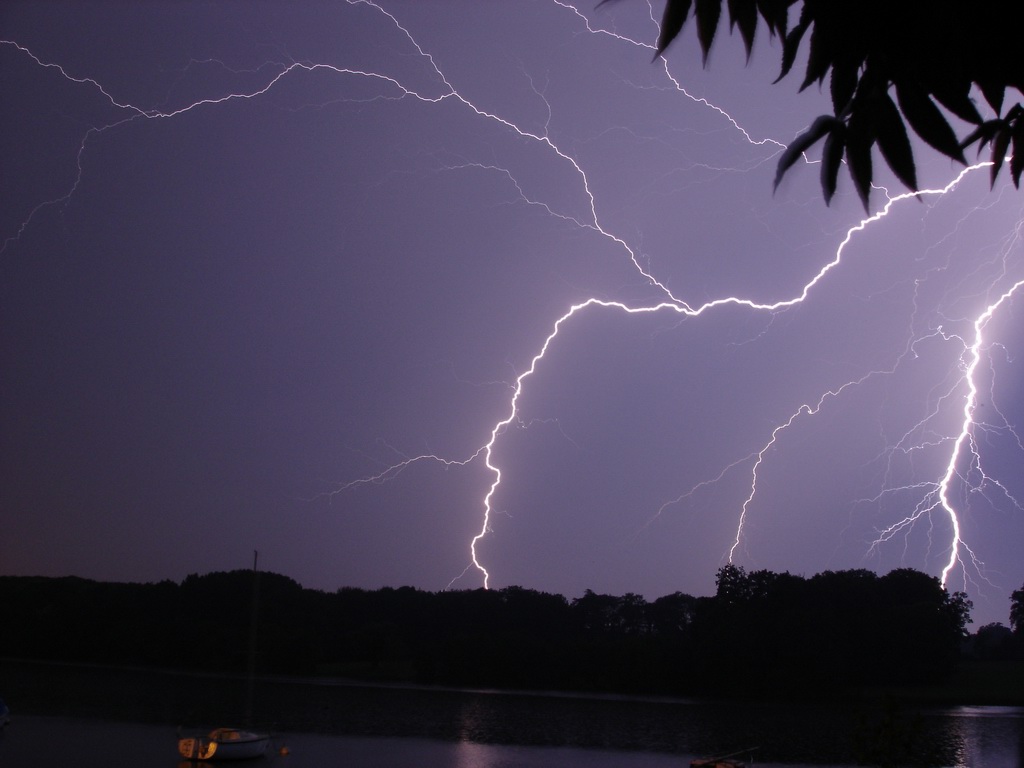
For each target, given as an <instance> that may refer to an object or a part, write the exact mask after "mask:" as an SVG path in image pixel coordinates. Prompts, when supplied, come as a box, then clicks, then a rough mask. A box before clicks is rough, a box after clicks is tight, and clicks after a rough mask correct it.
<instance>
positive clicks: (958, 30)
mask: <svg viewBox="0 0 1024 768" xmlns="http://www.w3.org/2000/svg"><path fill="white" fill-rule="evenodd" d="M608 2H611V0H601V2H600V3H598V5H599V6H600V5H604V4H605V3H608ZM795 6H799V10H800V13H799V17H798V19H797V22H796V24H795V26H793V27H792V28H791V27H790V12H791V10H795V9H794V7H795ZM726 11H727V13H728V17H729V27H730V31H732V30H734V29H738V30H739V33H740V37H741V38H742V39H743V45H744V47H745V48H746V52H747V58H748V60H749V58H750V54H751V51H752V49H753V45H754V40H755V38H756V36H757V32H758V29H759V28H760V25H761V22H762V21H763V22H764V24H765V25H766V26H767V30H768V35H769V36H770V37H773V38H774V37H778V38H779V39H780V40H781V41H782V53H781V69H780V73H779V76H778V78H777V79H776V80H775V82H776V83H777V82H779V81H780V80H782V79H783V78H785V77H786V76H787V75H788V74H789V73H790V72H791V70H792V69H793V66H794V65H795V63H796V60H797V57H798V54H799V52H800V50H801V48H802V47H803V43H804V41H805V40H807V41H808V42H807V46H806V48H807V67H806V70H805V72H804V78H803V81H802V82H801V84H800V90H801V91H803V90H804V89H806V88H808V87H810V86H811V85H813V84H815V83H816V84H817V85H818V86H819V87H823V86H824V84H825V80H826V78H828V81H829V82H828V87H829V93H830V96H831V100H832V108H833V114H832V115H823V116H821V117H819V118H818V119H817V120H815V121H814V122H813V123H812V125H811V126H810V127H809V128H808V129H807V130H806V131H805V132H803V133H801V134H800V135H799V136H797V137H796V138H795V139H794V140H793V142H792V143H791V144H790V146H789V147H788V148H787V149H786V151H785V152H783V153H782V156H781V157H780V158H779V164H778V170H777V173H776V176H775V187H776V188H777V187H778V185H779V183H780V182H781V180H782V178H783V176H784V175H785V173H786V171H788V170H789V169H790V168H791V167H792V166H793V165H794V164H795V163H796V161H797V160H799V159H800V157H801V156H802V155H803V154H804V153H805V152H806V151H807V150H808V149H810V148H811V147H812V146H813V145H815V144H817V143H818V142H819V141H821V140H823V139H824V146H823V151H822V167H821V188H822V194H823V196H824V198H825V202H826V204H828V203H829V202H831V200H832V197H833V195H834V194H835V191H836V184H837V179H838V175H839V170H840V166H841V165H842V163H843V161H844V160H845V161H846V166H847V169H848V171H849V174H850V177H851V179H852V181H853V184H854V187H855V188H856V190H857V194H858V195H859V197H860V199H861V202H862V203H863V204H864V208H865V210H867V209H868V204H869V197H870V192H871V183H872V179H873V165H872V153H873V149H874V148H875V147H876V146H877V148H878V150H879V152H880V154H881V155H882V158H883V159H884V160H885V163H886V164H887V165H888V166H889V168H890V169H891V170H892V171H893V173H894V174H895V175H896V177H897V178H898V179H899V180H900V181H901V182H902V183H903V184H904V185H906V186H907V187H908V188H910V189H911V190H916V189H917V170H916V164H915V161H914V154H913V150H912V148H911V142H910V133H909V132H908V126H909V130H910V131H912V132H913V133H914V134H916V135H917V136H918V137H920V138H921V140H923V141H924V142H925V143H926V144H927V145H928V146H930V147H931V148H932V149H934V150H936V151H937V152H939V153H941V154H942V155H945V156H946V157H948V158H950V159H952V160H954V161H956V162H958V163H962V164H966V162H967V160H966V158H965V156H964V150H965V149H967V148H968V147H971V146H972V145H975V144H977V151H978V153H979V155H980V153H981V152H982V151H984V150H985V148H986V147H988V146H989V145H991V156H990V157H991V163H992V166H991V184H992V185H993V186H994V185H995V181H996V178H997V177H998V175H999V173H1000V171H1001V169H1002V167H1003V165H1004V161H1005V160H1006V159H1007V154H1008V153H1009V155H1010V157H1009V172H1010V177H1011V179H1012V180H1013V183H1014V185H1015V186H1016V187H1018V188H1019V187H1020V178H1021V175H1022V173H1024V106H1022V105H1021V103H1020V102H1017V103H1015V104H1013V105H1012V106H1010V107H1009V108H1008V109H1006V110H1005V111H1004V109H1003V107H1004V102H1005V101H1006V95H1007V93H1006V92H1007V89H1013V90H1015V91H1016V92H1017V94H1016V95H1017V97H1018V98H1019V97H1020V96H1021V95H1022V94H1024V56H1021V55H1020V40H1021V37H1020V36H1021V31H1022V30H1024V3H1020V2H1010V3H1005V2H997V1H994V0H979V2H975V3H964V2H958V1H957V0H803V2H802V3H801V2H798V0H727V2H726ZM722 15H723V12H722V0H666V3H665V10H664V15H663V18H662V23H661V32H660V34H659V37H658V43H657V48H656V53H655V59H657V58H658V57H659V56H662V55H664V54H665V52H666V51H667V50H668V48H669V47H670V46H671V45H672V44H673V42H675V41H676V40H677V39H678V37H679V35H680V33H681V32H682V31H683V29H684V28H685V26H686V24H687V22H688V21H689V19H690V17H691V16H692V17H693V18H694V23H695V24H696V26H697V39H698V42H699V44H700V46H701V51H702V53H703V58H704V63H705V65H706V64H707V59H708V54H709V52H710V50H711V45H712V44H713V42H714V39H715V34H716V32H717V30H718V27H719V23H720V20H721V17H722ZM979 95H980V97H981V98H982V99H983V100H984V102H985V103H986V104H987V107H988V110H989V111H991V113H992V114H993V115H994V117H990V118H989V119H985V118H983V117H982V115H981V112H979V110H978V107H977V105H976V99H977V97H978V96H979ZM894 96H895V98H894ZM951 119H952V120H954V121H958V123H959V124H960V125H963V124H966V127H963V128H962V132H963V134H964V135H963V136H962V138H961V137H960V136H958V133H957V130H956V129H954V127H953V124H952V123H951Z"/></svg>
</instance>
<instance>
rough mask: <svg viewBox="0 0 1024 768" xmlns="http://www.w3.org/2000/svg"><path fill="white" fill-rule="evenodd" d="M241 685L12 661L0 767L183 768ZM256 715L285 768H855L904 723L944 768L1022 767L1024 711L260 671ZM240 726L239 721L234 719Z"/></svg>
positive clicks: (2, 676)
mask: <svg viewBox="0 0 1024 768" xmlns="http://www.w3.org/2000/svg"><path fill="white" fill-rule="evenodd" d="M244 689H245V685H244V681H240V680H238V679H233V678H218V677H210V676H206V677H203V676H196V675H183V674H178V673H157V672H153V671H142V670H114V669H106V668H97V667H73V666H67V665H40V664H29V663H24V662H11V661H9V660H3V659H0V694H2V695H3V697H4V698H5V699H6V700H7V702H8V704H9V706H10V707H11V709H12V714H13V718H14V722H13V723H12V725H11V726H10V729H9V731H8V733H6V734H4V735H3V736H0V768H21V766H26V767H31V768H51V766H52V767H53V768H56V767H57V766H69V767H70V768H83V766H92V765H95V766H110V765H118V766H132V765H137V766H140V768H141V767H143V766H145V767H147V768H148V767H149V766H153V768H161V766H166V767H167V768H171V766H176V765H177V758H176V751H175V739H176V728H175V726H177V725H184V726H204V727H205V726H212V725H238V724H239V723H241V720H240V719H237V714H234V715H232V714H231V713H232V712H234V713H240V712H241V711H242V709H241V708H240V707H239V708H235V709H232V708H231V707H232V702H236V703H241V700H242V697H241V692H242V691H244ZM255 711H256V712H257V713H259V715H260V718H261V719H262V720H263V722H262V723H258V724H259V725H262V726H264V727H266V728H267V729H269V730H271V731H272V732H274V733H275V735H276V738H277V739H278V744H279V745H280V744H281V743H284V744H286V745H287V746H288V748H289V750H290V752H291V754H290V755H288V756H287V757H280V756H278V757H275V758H274V759H273V760H272V761H271V763H272V764H274V765H279V766H281V768H309V767H311V766H333V765H339V766H340V765H344V766H346V767H347V768H383V766H396V767H397V766H412V765H417V766H419V765H431V766H438V768H512V767H513V766H523V767H524V768H548V766H551V768H554V766H556V765H557V766H559V768H565V767H566V766H576V765H578V766H581V767H582V766H583V765H587V766H588V767H594V766H596V767H597V768H603V766H609V768H611V766H618V767H620V768H629V767H631V766H636V767H637V768H639V766H650V767H652V768H659V767H660V766H666V767H667V766H669V765H672V766H673V767H674V768H679V766H684V765H687V764H688V762H689V759H690V758H692V757H694V756H707V755H709V754H716V753H722V752H727V751H731V750H733V749H737V748H744V747H752V746H759V747H760V749H759V750H758V752H756V753H755V761H754V764H755V765H757V766H758V767H759V768H767V767H768V766H772V765H786V766H788V768H793V766H795V765H807V766H815V768H820V767H821V766H834V765H850V764H852V763H853V762H854V759H853V755H854V751H853V750H854V744H855V743H856V742H857V739H858V737H859V736H863V734H864V733H869V734H870V733H873V731H872V730H871V729H873V728H875V729H877V728H879V727H884V728H889V727H890V726H892V725H894V724H895V725H896V726H899V728H900V729H902V732H903V733H906V734H910V735H912V736H913V738H914V739H915V743H916V744H919V745H921V749H922V750H923V749H927V750H928V752H929V754H931V755H932V756H933V758H934V756H938V758H937V759H932V761H931V764H932V765H949V766H953V765H956V766H969V767H970V768H1020V766H1024V759H1022V758H1024V709H1019V708H1010V707H958V708H952V709H946V710H927V711H918V712H905V711H895V713H894V714H893V713H887V712H884V711H881V710H877V709H870V708H859V709H855V710H851V709H843V708H839V707H823V706H820V705H816V706H805V707H800V706H797V705H794V704H788V705H778V704H764V703H762V704H758V703H744V704H738V703H730V702H695V701H687V700H679V699H634V698H625V697H600V698H595V697H589V698H588V697H581V696H561V695H554V694H539V693H519V694H515V693H507V692H499V691H464V690H445V689H426V688H398V687H370V686H360V685H350V684H345V683H343V682H341V681H334V682H333V683H332V682H331V681H318V682H316V683H313V682H311V681H308V680H285V679H261V680H260V681H259V682H258V685H257V697H256V702H255ZM229 721H230V722H229Z"/></svg>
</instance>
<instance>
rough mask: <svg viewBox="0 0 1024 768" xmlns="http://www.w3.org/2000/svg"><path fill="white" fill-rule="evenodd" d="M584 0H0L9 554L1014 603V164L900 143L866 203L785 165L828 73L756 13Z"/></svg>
mask: <svg viewBox="0 0 1024 768" xmlns="http://www.w3.org/2000/svg"><path fill="white" fill-rule="evenodd" d="M594 5H595V3H593V2H589V3H586V4H583V5H581V6H580V11H579V12H577V11H575V10H574V9H573V8H572V7H571V6H569V5H568V4H564V3H561V2H556V1H555V0H524V1H523V2H506V3H480V2H477V1H476V0H461V1H456V0H451V1H450V2H440V1H439V2H429V3H428V2H422V0H417V1H416V2H391V1H389V2H384V3H382V5H380V6H377V5H373V4H370V3H359V2H353V3H348V2H344V1H343V0H333V1H332V2H322V3H317V4H310V3H302V4H293V3H287V4H286V3H281V2H264V3H249V2H244V3H243V2H224V3H212V2H193V3H178V2H173V3H172V2H166V3H138V4H125V3H70V2H69V3H55V2H8V3H5V4H4V5H3V6H2V9H0V40H2V43H0V72H3V78H2V81H0V89H2V90H3V98H2V99H0V116H2V117H0V119H2V124H3V130H2V131H0V167H2V169H3V171H2V175H0V247H2V253H0V270H2V271H0V333H2V338H0V386H2V397H0V523H2V530H3V533H2V535H0V572H2V573H8V574H44V575H64V574H75V575H80V576H84V577H89V578H94V579H102V580H124V581H152V580H159V579H165V578H167V579H173V580H180V579H182V578H183V577H184V576H185V575H187V574H189V573H196V572H199V573H203V572H208V571H213V570H231V569H234V568H242V567H246V566H247V565H248V564H249V562H250V560H251V553H252V550H253V549H258V550H259V551H260V563H261V566H262V567H265V568H267V569H269V570H273V571H277V572H279V573H284V574H287V575H289V576H291V577H293V578H295V579H296V580H298V581H299V582H300V583H302V584H303V585H305V586H307V587H315V588H321V589H328V590H333V589H336V588H338V587H340V586H344V585H350V586H362V587H369V588H376V587H380V586H384V585H392V586H399V585H405V584H411V585H414V586H418V587H421V588H424V589H429V590H439V589H443V588H445V587H447V586H449V585H451V586H452V587H455V588H474V587H478V586H480V585H482V584H483V583H484V576H485V574H484V570H483V569H486V572H487V573H489V585H490V586H493V587H502V586H507V585H512V584H519V585H522V586H525V587H530V588H534V589H539V590H544V591H549V592H558V593H561V594H564V595H566V596H568V597H574V596H578V595H580V594H582V592H583V590H584V589H593V590H595V591H598V592H610V593H614V594H622V593H625V592H638V593H641V594H644V595H645V596H647V597H648V598H651V599H653V598H655V597H658V596H661V595H663V594H667V593H670V592H674V591H677V590H680V591H683V592H688V593H691V594H696V595H700V594H710V593H711V592H712V591H713V589H714V575H715V571H716V570H717V569H718V567H719V566H721V565H723V564H725V563H726V562H728V561H729V559H730V556H731V557H732V560H733V562H735V563H736V564H738V565H742V566H744V567H746V568H748V569H760V568H768V569H771V570H776V571H784V570H788V571H790V572H792V573H798V574H804V575H807V576H810V575H812V574H814V573H817V572H819V571H822V570H826V569H833V570H838V569H846V568H870V569H873V570H877V571H879V572H883V573H884V572H887V571H888V570H890V569H892V568H895V567H899V566H909V567H914V568H918V569H921V570H924V571H927V572H929V573H932V574H934V575H936V576H941V575H943V572H944V571H947V573H948V575H947V582H946V583H947V586H948V587H949V588H950V589H951V590H952V589H966V590H967V592H968V593H969V594H970V597H971V599H972V600H973V601H974V603H975V610H974V618H975V627H977V626H980V625H981V624H984V623H987V622H990V621H1002V622H1004V623H1006V622H1007V615H1008V611H1009V602H1008V595H1009V592H1010V591H1012V590H1013V589H1016V588H1019V587H1020V586H1021V584H1022V583H1024V557H1022V556H1021V544H1022V543H1024V510H1022V509H1021V508H1020V507H1019V506H1018V504H1017V503H1016V501H1015V499H1022V498H1024V473H1022V472H1021V467H1022V459H1024V449H1022V445H1021V441H1020V440H1019V439H1018V437H1017V433H1016V432H1015V431H1014V428H1015V427H1020V426H1021V425H1022V423H1024V403H1022V402H1021V400H1020V397H1019V394H1020V393H1021V391H1022V387H1024V378H1022V375H1021V372H1020V363H1019V362H1018V359H1019V356H1020V354H1021V351H1022V350H1021V344H1020V333H1019V331H1018V330H1017V329H1018V328H1019V326H1020V322H1021V313H1022V312H1024V305H1022V303H1021V301H1020V298H1019V297H1015V296H1010V297H1008V298H1007V299H1005V300H1004V301H1003V302H1002V303H1001V304H999V306H998V307H997V308H996V311H995V312H994V313H992V315H991V319H990V320H988V318H987V316H986V318H985V320H986V322H983V323H982V324H981V325H980V326H977V327H981V330H982V331H983V343H982V344H980V345H978V346H977V351H978V355H977V358H976V359H975V356H974V355H973V354H972V352H973V348H974V346H975V343H976V320H978V318H980V317H981V316H982V313H984V312H985V310H986V308H987V307H989V306H990V305H992V304H994V303H995V302H997V301H998V300H999V298H1000V297H1001V296H1002V294H1003V293H1004V292H1007V291H1009V290H1011V289H1012V288H1013V287H1014V285H1015V284H1016V281H1018V280H1021V279H1024V249H1022V244H1021V242H1020V230H1021V228H1022V226H1024V211H1022V198H1021V195H1020V194H1019V193H1018V192H1017V191H1015V190H1014V189H1013V188H1012V186H1009V185H1008V179H1007V178H1006V177H1007V174H1006V173H1005V172H1004V174H1003V178H1002V179H1000V182H999V183H998V184H997V185H996V187H995V189H994V190H990V189H989V178H988V170H987V169H980V170H977V171H973V172H971V173H969V174H968V175H967V176H965V177H964V178H963V180H962V181H961V183H960V184H959V185H957V186H956V187H955V188H953V189H951V191H949V192H948V193H947V194H938V193H937V192H936V193H931V194H926V195H922V197H921V199H920V201H918V200H914V199H912V198H910V199H901V200H898V201H896V202H894V203H893V204H892V205H891V206H890V207H888V208H885V205H886V202H887V200H888V196H887V194H891V195H892V196H896V195H899V194H901V193H902V192H903V190H902V189H900V188H899V187H898V185H895V184H892V185H890V184H889V182H888V178H889V177H888V176H887V175H886V174H885V173H884V169H883V168H882V163H881V161H880V159H879V160H878V161H877V162H876V166H877V167H878V169H879V170H878V175H879V183H881V184H885V185H886V186H887V187H888V189H889V193H887V192H886V190H885V189H876V191H875V192H874V195H873V199H872V202H873V206H874V209H873V213H878V212H881V211H883V209H885V210H886V211H887V214H886V215H885V216H884V217H882V218H879V219H877V220H875V221H872V222H871V223H868V224H867V225H865V226H863V227H861V226H860V224H861V222H862V219H863V218H864V214H863V210H862V208H861V207H860V204H859V201H858V200H857V198H856V195H855V194H854V192H853V190H852V186H851V185H850V184H849V179H847V178H843V179H842V180H841V183H840V193H839V196H838V198H837V199H836V200H835V201H834V202H833V205H832V207H831V208H827V207H826V206H825V205H824V203H823V201H822V199H821V193H820V189H819V187H818V172H817V167H816V166H814V165H810V166H808V165H804V164H800V165H798V166H797V167H795V168H794V169H793V170H792V171H791V173H790V174H789V176H788V177H787V178H786V180H785V181H784V183H783V184H782V185H781V187H780V188H779V190H778V191H777V192H776V193H775V194H774V195H773V194H772V180H773V178H774V173H775V163H776V160H777V155H778V153H779V152H780V151H781V147H782V145H783V143H784V142H787V141H789V140H791V139H792V137H793V136H794V135H796V134H797V133H798V132H799V131H800V130H801V129H802V128H804V127H806V126H807V125H808V124H809V123H810V121H811V120H812V119H813V118H814V117H815V116H816V115H817V114H819V113H821V112H824V111H826V110H827V104H826V97H825V96H823V95H822V94H820V93H818V92H817V91H816V89H809V90H808V91H807V92H805V93H803V94H798V93H797V87H798V83H799V75H798V76H793V77H791V78H790V79H787V80H785V81H783V82H782V83H781V84H779V85H775V86H772V85H771V81H772V80H774V79H775V76H776V73H777V62H778V47H777V46H775V47H772V46H771V45H770V44H769V40H768V38H767V37H763V38H762V39H760V40H759V41H758V45H757V50H756V51H755V55H754V58H753V61H752V62H751V64H750V65H749V66H747V65H746V63H745V57H744V54H743V51H742V47H741V45H740V43H739V41H738V39H736V38H729V37H728V36H726V35H725V34H724V33H723V35H722V37H721V39H720V40H719V41H718V42H717V45H716V48H715V50H714V51H713V52H712V56H711V61H710V67H709V68H708V69H707V70H704V69H702V68H701V65H700V54H699V49H698V47H697V46H696V43H695V41H694V39H693V37H692V34H693V31H692V30H690V33H689V34H688V35H687V36H686V38H685V40H683V41H682V43H681V44H678V45H677V46H676V47H675V48H674V49H672V50H671V51H670V55H669V57H668V65H667V68H666V66H665V64H664V63H651V57H652V53H653V51H652V49H651V47H650V46H651V44H652V43H653V41H654V40H655V39H656V37H657V26H656V24H655V23H654V22H653V21H652V20H651V19H650V18H649V16H648V8H647V6H646V4H644V3H642V2H622V3H617V4H611V5H610V6H603V7H602V8H601V9H597V10H595V9H594V8H593V6H594ZM658 9H659V13H660V4H659V6H658ZM762 32H763V29H762ZM798 69H800V70H801V71H802V61H801V62H800V63H798ZM816 157H817V153H816V152H815V153H814V159H816ZM918 157H919V166H920V167H919V176H920V177H921V178H922V182H923V184H924V185H925V186H926V187H928V188H929V189H933V190H938V189H940V188H943V187H946V185H948V184H950V183H951V182H953V181H954V179H956V178H957V174H958V173H959V172H960V170H961V169H959V168H956V167H953V166H951V165H950V164H949V163H948V162H947V161H945V160H942V159H939V158H936V157H935V156H934V155H932V154H928V153H927V152H920V151H919V153H918ZM855 229H856V231H854V230H855ZM848 235H849V237H848ZM847 241H848V242H847ZM844 242H846V243H847V244H846V245H845V246H844V245H843V244H844ZM841 246H842V251H841V258H840V260H839V262H838V263H837V264H834V265H833V267H832V268H831V269H829V270H827V271H825V272H822V270H823V268H824V267H826V265H829V264H830V263H832V262H834V261H835V259H836V256H837V252H839V249H840V247H841ZM1022 290H1024V289H1022ZM595 299H596V300H598V302H599V303H590V304H587V302H588V301H590V300H595ZM728 299H739V300H741V301H739V302H737V301H725V300H728ZM574 306H578V307H579V309H577V310H576V311H573V307H574ZM659 306H660V307H661V308H660V309H657V310H654V309H653V308H655V307H659ZM640 309H648V310H652V311H644V312H637V311H635V310H640ZM556 329H557V334H555V332H556ZM552 334H555V335H554V336H553V337H552ZM545 344H547V345H546V346H545ZM542 352H543V355H542V356H541V357H539V358H538V355H541V353H542ZM969 374H970V377H969V378H968V375H969ZM972 380H973V382H974V384H975V385H976V388H977V397H976V398H974V399H973V400H972V399H969V396H970V393H971V388H970V384H971V381H972ZM517 392H518V396H516V393H517ZM966 406H971V407H970V408H969V409H968V412H967V413H968V414H969V415H970V417H971V423H970V424H968V427H969V429H968V430H966V431H965V430H964V429H963V427H964V424H965V407H966ZM513 407H514V408H515V411H514V412H513ZM787 425H788V426H787ZM781 427H784V428H782V429H780V428H781ZM1018 431H1019V430H1018ZM961 433H963V435H961ZM958 438H960V439H959V440H958ZM956 451H958V452H959V454H960V460H959V461H956V462H954V463H953V464H952V465H951V456H953V455H954V452H956ZM951 467H952V469H951ZM492 468H494V469H492ZM496 470H500V482H499V483H498V484H497V486H494V488H493V493H492V494H491V495H490V497H489V499H488V498H487V495H488V492H489V491H490V490H491V489H492V486H493V485H494V483H495V482H496V481H498V479H499V475H498V472H497V471H496ZM944 479H945V482H944ZM943 497H944V498H945V503H944V502H943ZM488 501H489V504H488ZM947 507H948V508H949V509H951V510H953V511H954V512H955V515H956V520H957V521H958V524H959V541H957V538H956V534H955V532H954V529H953V526H952V517H951V513H950V511H949V509H947ZM485 515H488V519H487V522H486V535H484V536H483V537H482V538H479V539H478V540H477V541H476V545H475V550H476V556H477V560H478V564H479V567H478V566H477V565H474V563H473V560H472V551H471V545H472V543H473V541H474V537H476V536H478V534H480V533H481V532H482V531H484V526H485ZM910 516H916V518H917V519H916V521H914V522H913V524H912V525H902V526H901V525H900V521H905V520H906V519H907V518H908V517H910ZM954 542H955V544H956V552H955V557H954V553H953V549H952V547H953V545H954ZM950 566H951V567H950Z"/></svg>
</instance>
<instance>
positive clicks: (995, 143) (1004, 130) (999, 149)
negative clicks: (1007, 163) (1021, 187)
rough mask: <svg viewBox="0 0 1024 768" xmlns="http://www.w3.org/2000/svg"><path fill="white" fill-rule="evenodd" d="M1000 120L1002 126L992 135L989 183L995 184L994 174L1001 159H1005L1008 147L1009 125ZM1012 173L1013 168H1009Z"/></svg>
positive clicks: (997, 172) (1000, 165)
mask: <svg viewBox="0 0 1024 768" xmlns="http://www.w3.org/2000/svg"><path fill="white" fill-rule="evenodd" d="M1000 122H1002V123H1003V124H1002V126H1001V127H1000V128H999V130H997V131H996V134H995V136H993V137H992V176H991V185H992V186H993V187H994V186H995V185H996V176H998V175H999V169H1000V168H1002V167H1003V161H1004V160H1005V159H1006V151H1007V150H1008V149H1009V148H1010V137H1011V133H1010V126H1009V125H1007V124H1006V123H1005V121H1000ZM1010 172H1011V173H1013V170H1012V169H1011V170H1010Z"/></svg>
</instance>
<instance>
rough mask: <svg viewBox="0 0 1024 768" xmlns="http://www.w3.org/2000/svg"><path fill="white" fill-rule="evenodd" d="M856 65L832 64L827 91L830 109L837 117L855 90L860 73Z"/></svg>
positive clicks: (845, 63) (846, 63)
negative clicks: (830, 96) (829, 96)
mask: <svg viewBox="0 0 1024 768" xmlns="http://www.w3.org/2000/svg"><path fill="white" fill-rule="evenodd" d="M858 68H859V67H858V65H857V64H853V63H848V62H844V63H843V64H838V63H836V64H834V65H833V67H832V79H831V81H830V82H829V90H830V92H831V95H832V109H833V110H835V113H836V114H837V115H839V114H841V113H842V111H843V110H844V109H846V106H847V105H848V104H849V103H850V99H852V98H853V93H854V91H856V90H857V80H858V79H859V76H860V73H859V72H858Z"/></svg>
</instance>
